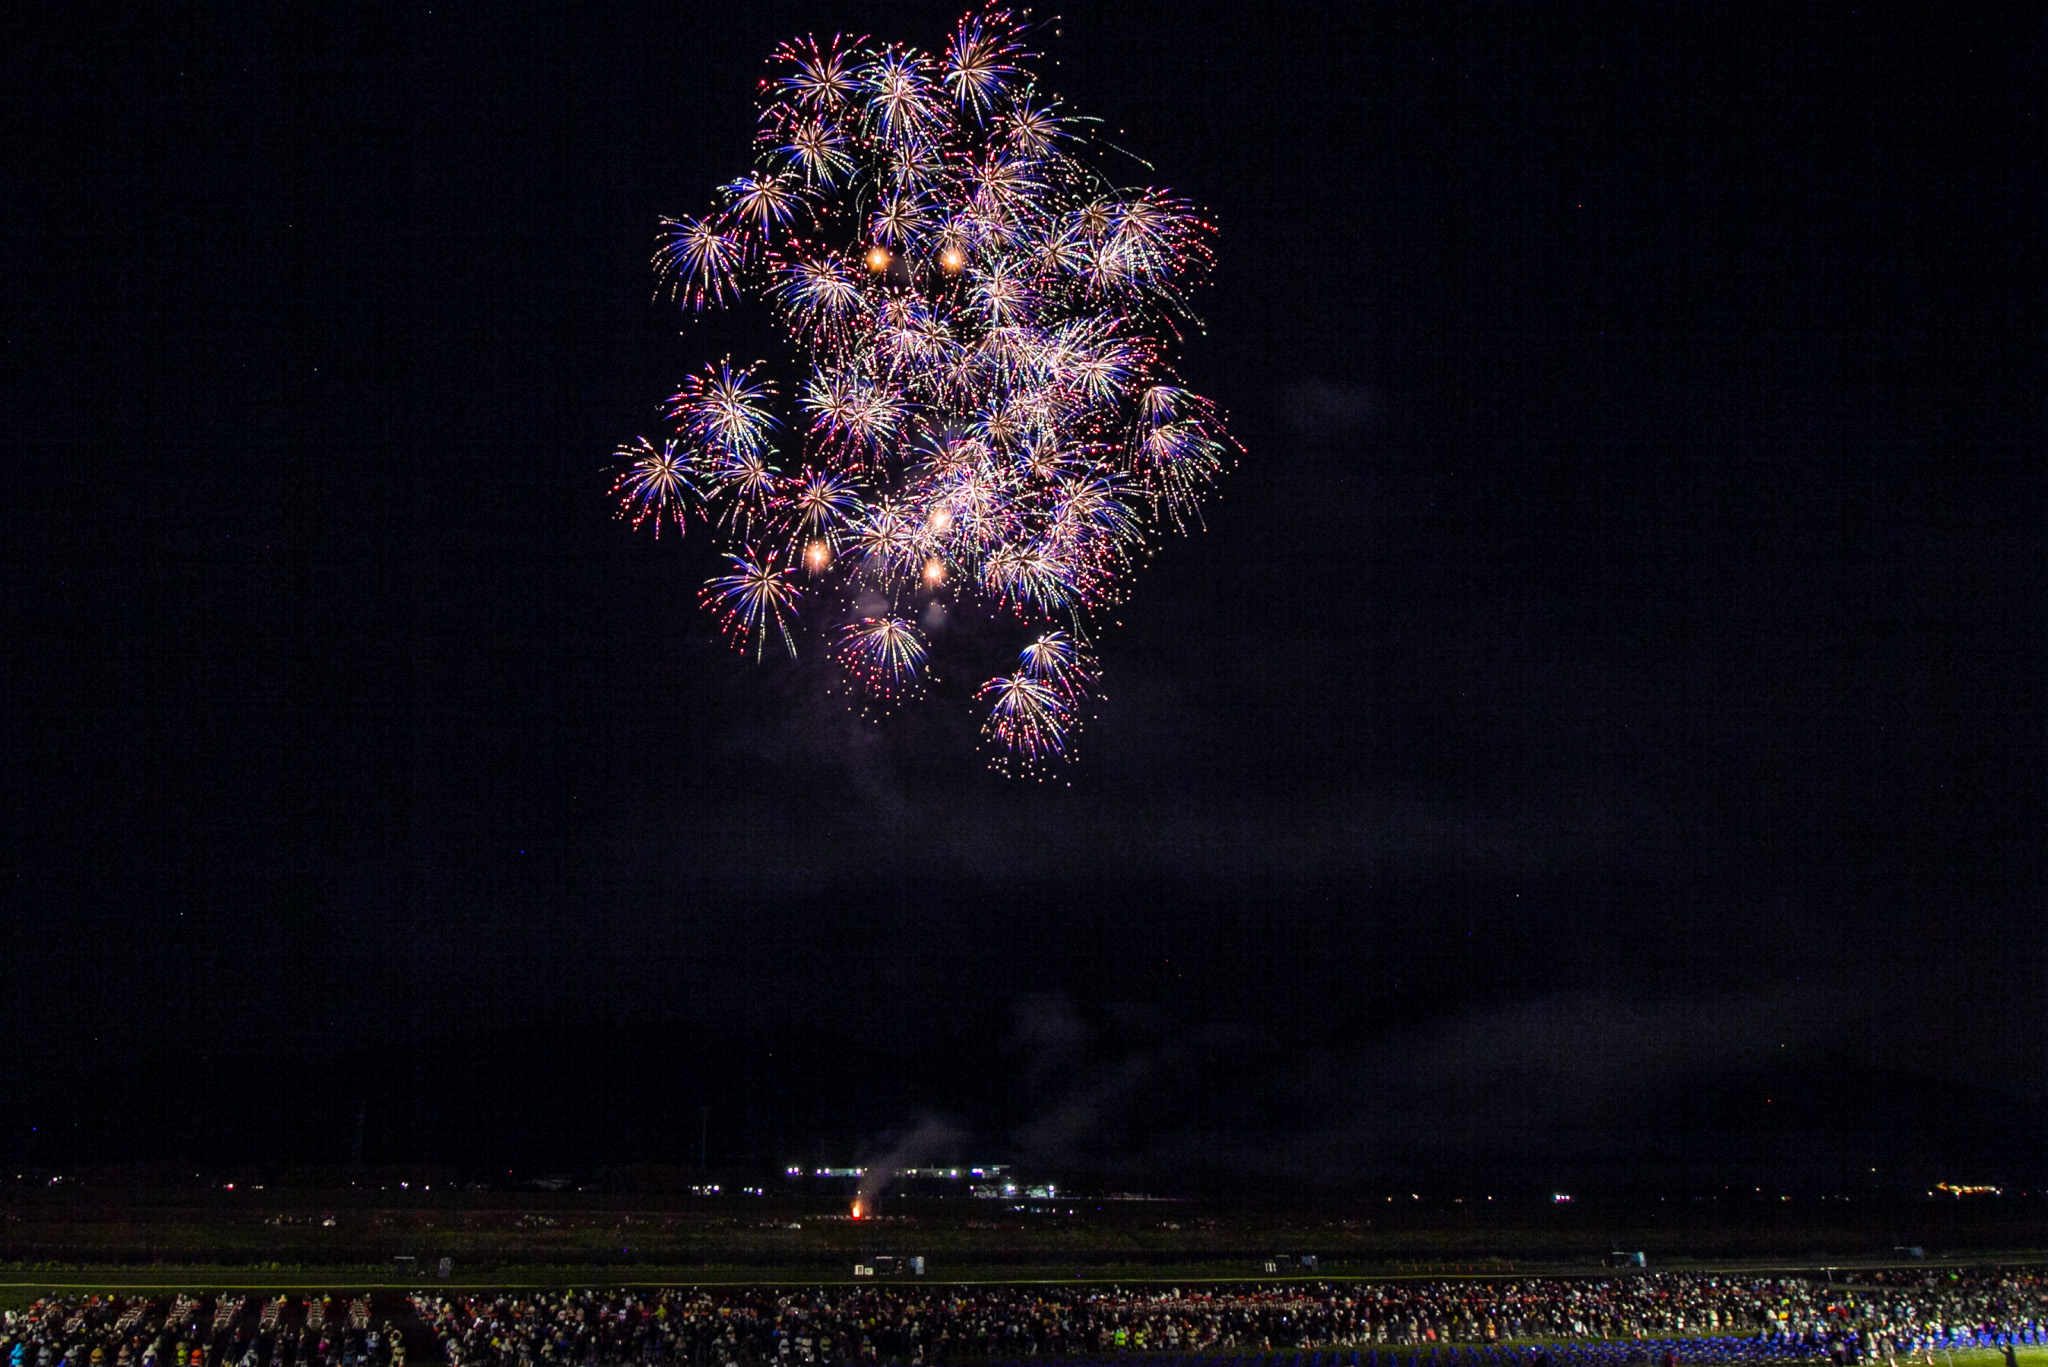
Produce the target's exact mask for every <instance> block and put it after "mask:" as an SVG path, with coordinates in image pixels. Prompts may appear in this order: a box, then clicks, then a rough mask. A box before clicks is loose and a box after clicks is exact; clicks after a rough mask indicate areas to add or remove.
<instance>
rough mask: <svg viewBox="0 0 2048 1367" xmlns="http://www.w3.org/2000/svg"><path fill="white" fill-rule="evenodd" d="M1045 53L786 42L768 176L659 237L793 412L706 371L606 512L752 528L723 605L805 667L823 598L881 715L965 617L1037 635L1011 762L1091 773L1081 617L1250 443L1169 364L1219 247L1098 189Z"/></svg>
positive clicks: (1196, 223)
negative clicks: (1081, 746)
mask: <svg viewBox="0 0 2048 1367" xmlns="http://www.w3.org/2000/svg"><path fill="white" fill-rule="evenodd" d="M1027 36H1028V34H1027V28H1026V26H1025V25H1024V24H1023V23H1021V22H1020V21H1019V20H1018V19H1017V18H1016V17H1014V16H1013V15H1011V14H1010V13H1009V12H1008V11H1006V10H1003V9H1000V8H996V7H987V8H982V9H979V10H976V11H974V12H972V13H970V14H968V15H967V16H966V17H965V18H964V19H962V20H961V22H960V24H959V26H958V28H957V29H956V30H955V31H954V33H953V34H952V36H951V37H950V39H949V40H948V41H947V42H946V43H945V44H944V45H943V47H942V48H941V50H940V52H939V54H938V55H936V56H934V55H931V54H928V53H924V52H920V51H918V50H917V49H914V48H910V47H906V46H903V45H901V44H877V43H872V42H870V41H869V40H867V39H865V38H845V37H834V38H832V39H830V40H827V41H823V42H820V41H818V40H816V39H812V38H804V39H799V40H794V41H791V42H788V43H784V44H783V45H782V46H781V47H780V48H778V49H777V50H776V52H775V53H774V54H773V56H772V57H771V58H770V62H769V65H770V70H769V74H768V77H767V79H765V80H764V81H763V82H762V83H761V91H762V99H763V104H762V108H761V111H760V124H759V129H760V131H759V134H758V136H757V138H756V147H757V149H758V152H759V159H758V161H757V163H756V164H755V166H754V167H753V168H752V169H750V170H748V171H746V172H745V173H743V174H742V175H740V176H738V177H736V178H734V179H732V180H730V181H728V182H727V183H726V184H725V185H724V186H722V187H721V189H720V192H719V203H718V207H716V208H714V209H713V210H712V211H711V212H710V213H708V214H706V215H705V216H703V217H701V218H691V217H678V218H673V219H663V220H662V223H661V233H660V236H659V240H658V242H657V246H656V250H655V266H656V271H657V274H658V276H659V279H660V281H661V284H662V287H663V288H664V290H665V291H666V292H667V293H668V294H669V295H671V296H672V297H673V298H675V299H676V300H678V301H679V302H680V303H681V304H682V305H683V306H684V307H686V308H689V309H692V310H697V309H703V308H706V307H714V306H717V307H722V306H725V305H727V304H730V303H734V302H737V301H739V300H742V299H749V298H752V299H757V300H760V301H761V302H763V303H764V304H765V305H766V306H767V307H768V308H769V309H770V310H771V311H772V312H773V314H774V316H775V318H776V319H777V321H778V322H779V323H780V325H781V327H782V328H783V330H784V331H785V333H786V334H787V336H788V338H789V340H790V342H791V343H792V344H793V345H794V347H795V349H796V351H797V353H798V354H799V356H801V358H802V360H803V364H804V367H805V372H806V373H804V374H802V375H801V376H800V377H798V378H797V379H796V380H795V381H794V383H792V384H791V386H790V387H789V390H788V392H789V393H791V394H792V395H793V397H794V400H795V402H794V409H795V412H794V413H793V414H791V415H790V417H789V419H787V420H785V419H783V418H779V417H778V416H777V411H776V410H777V403H778V399H777V387H776V386H775V385H774V384H772V383H771V382H770V381H768V380H767V379H766V378H765V377H763V376H761V375H760V374H758V373H757V372H759V371H761V370H762V369H763V366H761V365H755V366H745V367H742V366H735V365H733V364H732V363H731V362H720V363H718V364H715V365H712V366H710V367H708V368H706V369H705V370H704V371H703V372H702V373H700V374H697V375H693V376H691V377H689V378H688V379H687V380H685V381H684V383H683V384H682V385H681V386H680V387H679V388H678V390H677V392H676V393H675V395H674V396H673V398H671V400H670V401H669V404H668V408H667V412H666V416H667V417H668V419H669V420H670V422H671V424H672V432H671V433H670V434H669V435H666V436H664V437H662V438H661V439H660V440H658V441H657V440H650V439H646V438H643V439H641V440H639V441H636V442H634V443H632V444H630V445H628V446H626V447H624V448H622V449H621V450H620V452H619V453H618V456H619V461H620V467H619V471H620V472H619V474H618V475H617V477H616V480H615V482H614V484H613V488H612V492H613V494H614V495H615V496H616V497H617V498H618V500H619V506H620V515H621V516H622V517H624V518H626V519H628V520H630V521H631V522H632V523H633V524H634V525H635V526H639V525H641V524H642V523H643V522H647V521H652V522H653V523H654V525H655V528H656V531H657V533H658V532H659V529H660V527H661V525H662V523H663V522H664V521H666V522H669V523H672V524H674V525H675V526H676V527H677V528H679V529H680V528H681V527H682V526H683V525H684V524H685V523H686V521H687V520H688V519H689V518H691V517H698V518H701V519H704V520H706V521H708V522H709V523H711V524H712V525H713V526H714V527H716V528H718V529H720V530H721V532H722V533H723V534H724V535H725V536H727V537H729V538H731V539H730V541H729V542H728V543H727V544H728V550H727V559H728V560H729V562H730V566H729V572H728V573H726V574H723V575H720V576H718V577H716V578H714V579H712V580H711V581H710V583H709V584H707V585H706V586H705V589H704V592H703V597H704V600H705V602H706V603H707V605H709V606H710V607H711V609H712V610H713V611H714V612H715V613H716V614H717V616H718V619H719V622H720V625H721V627H722V628H723V629H724V630H725V632H726V633H727V634H728V636H730V637H731V638H732V640H733V642H734V644H735V645H737V646H739V647H740V648H741V649H746V650H751V651H752V652H753V653H754V654H755V655H756V657H759V656H760V655H761V654H762V653H763V652H764V650H765V647H766V643H767V640H768V638H769V636H770V635H771V634H773V635H775V636H777V637H779V638H780V639H781V641H782V642H783V644H784V646H785V647H786V648H787V649H788V650H789V651H790V653H791V654H792V655H794V654H795V653H796V638H795V635H794V633H793V630H792V624H793V623H794V622H795V621H796V620H797V609H798V606H799V604H800V602H803V601H804V600H806V599H807V598H808V599H815V600H817V601H818V602H819V603H820V609H819V610H818V611H816V612H815V613H814V614H813V617H814V619H815V620H816V621H817V623H818V627H819V629H821V630H823V631H825V632H826V633H827V634H828V639H830V640H831V641H832V643H833V649H832V654H833V656H834V657H835V658H836V659H837V660H838V661H839V662H840V664H841V665H842V666H843V668H844V669H845V671H846V673H847V675H848V676H849V677H850V678H851V679H852V680H854V681H855V683H857V684H858V685H859V686H860V687H861V688H862V689H863V690H865V691H866V692H868V693H869V694H871V695H874V696H878V697H883V698H897V697H903V696H906V695H908V694H910V693H913V692H920V691H922V690H921V688H920V685H921V683H922V681H923V680H924V679H925V678H926V677H927V675H926V673H925V667H926V662H927V653H928V651H929V650H930V649H932V648H933V645H934V642H933V641H932V639H931V638H930V635H929V632H930V630H931V629H933V624H934V623H940V624H943V623H944V622H946V621H947V620H949V617H948V614H947V611H946V608H947V605H949V604H951V605H953V606H959V605H962V604H964V603H966V602H968V601H978V602H980V603H983V604H986V605H987V606H988V607H989V608H990V609H991V610H993V611H994V612H995V613H996V614H997V615H998V617H999V618H1002V619H1007V620H1009V621H1011V622H1013V623H1014V624H1015V625H1016V627H1017V628H1018V629H1019V630H1020V631H1021V632H1022V633H1023V634H1026V635H1028V636H1030V637H1031V644H1029V645H1027V646H1025V647H1024V649H1023V652H1022V654H1021V656H1020V657H1019V662H1018V667H1017V669H1016V670H1015V672H1013V673H1011V674H1009V675H1006V676H1002V677H998V678H994V679H990V680H989V681H988V682H987V683H986V684H984V685H983V686H982V687H981V688H980V690H979V691H978V692H977V694H976V696H977V697H978V698H980V699H981V700H982V701H983V702H984V703H985V704H986V706H987V707H988V709H989V710H988V714H987V720H986V723H985V725H984V727H983V733H984V735H985V736H986V737H987V739H988V741H989V743H990V744H991V745H993V746H994V747H995V748H996V750H997V751H998V759H999V764H1000V767H1011V768H1022V769H1027V770H1028V769H1033V768H1037V767H1039V766H1042V765H1044V764H1046V763H1048V762H1050V761H1052V760H1056V759H1059V758H1061V757H1063V756H1065V755H1066V754H1067V753H1068V744H1069V741H1070V740H1071V738H1072V736H1073V734H1074V731H1075V729H1076V727H1077V726H1078V725H1079V718H1080V715H1081V712H1082V709H1083V708H1084V706H1085V704H1086V701H1087V699H1088V698H1089V697H1090V696H1092V695H1093V693H1094V690H1095V686H1096V682H1097V680H1098V678H1099V676H1100V670H1099V666H1098V665H1097V662H1096V660H1095V658H1094V656H1093V655H1092V654H1091V653H1090V652H1089V651H1088V650H1087V649H1086V648H1085V646H1084V644H1083V643H1084V642H1085V641H1086V640H1087V639H1088V636H1087V626H1088V624H1089V623H1090V622H1091V621H1092V620H1093V619H1094V618H1095V617H1097V616H1098V615H1099V614H1100V613H1101V612H1102V611H1103V610H1104V609H1105V608H1107V607H1108V606H1110V605H1111V604H1113V603H1115V602H1116V601H1118V600H1119V599H1120V598H1121V596H1122V595H1123V593H1124V592H1125V589H1126V585H1127V583H1128V580H1129V576H1130V574H1131V572H1132V570H1133V569H1134V567H1135V566H1136V565H1137V564H1138V563H1139V562H1140V561H1141V559H1142V554H1141V552H1142V551H1143V549H1144V547H1145V544H1146V542H1147V539H1148V538H1149V537H1152V536H1155V535H1158V534H1160V533H1162V532H1164V531H1168V530H1175V531H1178V530H1185V529H1186V528H1188V527H1189V526H1194V525H1199V523H1200V517H1201V505H1202V502H1203V499H1204V497H1205V496H1206V494H1207V493H1208V491H1209V489H1210V488H1211V486H1212V485H1213V483H1214V481H1215V480H1216V478H1217V476H1218V475H1219V474H1220V473H1221V471H1222V469H1223V468H1224V466H1225V465H1226V464H1227V463H1228V461H1229V453H1230V451H1231V450H1232V449H1233V447H1234V443H1233V442H1232V440H1231V438H1230V436H1229V433H1228V432H1227V430H1226V429H1225V427H1224V424H1223V420H1222V416H1221V414H1220V413H1219V412H1218V411H1217V409H1216V407H1215V405H1214V404H1212V403H1210V402H1209V401H1208V400H1206V399H1204V398H1202V397H1201V396H1199V395H1197V394H1195V393H1193V392H1191V391H1190V390H1189V389H1188V388H1187V387H1186V386H1185V385H1184V384H1183V383H1182V382H1181V380H1180V378H1179V377H1178V376H1177V375H1176V374H1175V373H1174V371H1173V369H1172V368H1171V365H1170V363H1169V361H1168V354H1169V350H1170V344H1171V343H1173V342H1175V341H1178V340H1179V339H1180V338H1181V337H1182V336H1183V335H1184V332H1185V330H1186V329H1187V328H1188V327H1190V326H1194V325H1195V320H1194V318H1193V315H1192V314H1191V313H1190V311H1189V307H1188V290H1189V287H1190V286H1191V285H1192V284H1193V283H1195V282H1196V281H1198V280H1199V279H1200V278H1202V277H1203V276H1204V275H1205V274H1206V273H1207V271H1208V268H1209V266H1210V264H1211V238H1212V236H1213V231H1214V230H1213V229H1212V227H1211V226H1210V225H1209V224H1208V223H1207V222H1205V221H1204V220H1203V219H1202V218H1201V216H1200V215H1199V214H1198V213H1197V212H1196V210H1195V209H1194V207H1193V206H1192V205H1191V204H1189V203H1188V202H1187V201H1186V200H1184V199H1182V198H1180V197H1179V196H1177V195H1174V194H1172V193H1171V192H1169V191H1167V190H1164V189H1161V188H1158V187H1155V186H1136V187H1130V186H1123V185H1119V184H1117V183H1116V182H1115V181H1113V180H1112V179H1111V178H1110V177H1109V176H1108V175H1107V174H1106V173H1105V171H1104V170H1103V169H1102V167H1103V166H1104V165H1106V164H1110V163H1109V159H1108V157H1107V156H1106V155H1104V154H1103V152H1102V151H1101V149H1100V148H1099V147H1098V145H1096V144H1094V143H1091V141H1090V139H1089V137H1088V136H1087V134H1086V131H1085V128H1086V125H1085V124H1084V123H1083V121H1080V120H1077V119H1075V118H1073V117H1071V116H1069V115H1068V114H1066V113H1065V112H1063V110H1062V109H1061V107H1060V105H1059V104H1058V102H1057V101H1056V100H1054V99H1052V98H1050V97H1049V96H1047V95H1046V94H1045V93H1044V92H1043V91H1041V90H1040V89H1039V88H1038V86H1037V84H1036V81H1035V79H1034V78H1033V76H1032V75H1031V71H1030V67H1031V63H1032V60H1033V56H1034V54H1032V53H1031V52H1030V51H1028V50H1027V47H1026V38H1027ZM778 431H781V432H785V433H793V434H794V436H795V439H796V443H797V444H798V445H799V446H800V447H801V450H800V452H798V453H797V455H796V456H795V457H791V456H790V455H789V454H788V453H787V452H784V453H781V454H778V452H777V451H776V449H775V445H774V443H775V441H776V440H777V439H778V438H777V432H778ZM778 460H779V461H781V462H782V463H781V464H778V463H777V462H778ZM785 468H787V469H788V471H789V472H788V473H785V472H784V471H785ZM877 600H879V601H880V602H882V603H884V604H886V607H885V608H883V609H882V610H877V609H876V607H875V603H876V602H877ZM835 603H836V606H834V604H835ZM857 603H858V604H860V606H859V607H858V608H856V606H855V604H857ZM920 612H922V613H923V614H924V616H923V621H924V624H925V628H926V630H925V631H920V630H919V628H918V627H917V626H916V625H914V622H915V620H916V619H917V618H918V616H919V613H920Z"/></svg>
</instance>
